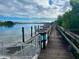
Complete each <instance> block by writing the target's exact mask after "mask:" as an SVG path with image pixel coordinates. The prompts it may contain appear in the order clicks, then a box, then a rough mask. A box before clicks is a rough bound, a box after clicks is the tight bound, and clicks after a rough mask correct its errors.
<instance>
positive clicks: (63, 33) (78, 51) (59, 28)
mask: <svg viewBox="0 0 79 59" xmlns="http://www.w3.org/2000/svg"><path fill="white" fill-rule="evenodd" d="M58 31H59V32H60V33H61V35H62V36H63V37H64V38H65V39H66V41H67V42H68V43H69V44H70V45H71V46H72V47H73V48H74V49H75V51H76V53H78V54H79V48H78V47H77V46H76V45H75V44H74V43H73V42H72V41H71V40H70V39H69V38H68V37H67V36H66V35H68V33H67V32H65V31H64V30H63V29H62V28H61V27H58ZM70 36H71V35H70ZM71 37H72V36H71ZM72 39H74V38H73V37H72Z"/></svg>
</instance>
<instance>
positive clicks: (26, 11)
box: [0, 0, 71, 18]
mask: <svg viewBox="0 0 79 59" xmlns="http://www.w3.org/2000/svg"><path fill="white" fill-rule="evenodd" d="M69 9H71V6H70V3H69V0H0V16H10V17H26V18H32V17H34V18H35V17H37V18H40V17H46V18H57V16H58V15H59V14H63V13H64V12H65V11H67V10H69Z"/></svg>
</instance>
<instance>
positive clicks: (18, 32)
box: [0, 24, 42, 42]
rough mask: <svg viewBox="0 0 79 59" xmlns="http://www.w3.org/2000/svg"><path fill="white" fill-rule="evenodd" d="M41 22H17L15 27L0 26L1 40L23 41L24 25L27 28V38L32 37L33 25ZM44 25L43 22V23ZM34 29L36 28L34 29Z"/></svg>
mask: <svg viewBox="0 0 79 59" xmlns="http://www.w3.org/2000/svg"><path fill="white" fill-rule="evenodd" d="M35 25H36V26H38V25H39V24H16V25H14V27H10V28H8V27H0V42H18V41H22V27H24V30H25V40H27V39H29V38H30V36H31V35H30V31H31V30H30V28H31V26H33V27H34V26H35ZM41 25H42V24H41ZM33 31H34V30H33Z"/></svg>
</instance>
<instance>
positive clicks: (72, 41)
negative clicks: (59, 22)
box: [57, 26, 79, 59]
mask: <svg viewBox="0 0 79 59" xmlns="http://www.w3.org/2000/svg"><path fill="white" fill-rule="evenodd" d="M57 30H58V31H59V32H60V34H61V35H62V37H63V39H65V41H66V43H68V47H69V48H70V51H71V52H72V53H73V55H74V56H75V57H76V59H79V47H78V44H79V43H78V41H77V40H78V39H76V38H74V37H73V36H72V35H71V34H69V33H68V32H67V31H65V30H64V29H62V27H59V26H58V27H57Z"/></svg>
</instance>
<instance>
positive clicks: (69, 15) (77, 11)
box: [57, 1, 79, 31]
mask: <svg viewBox="0 0 79 59" xmlns="http://www.w3.org/2000/svg"><path fill="white" fill-rule="evenodd" d="M71 5H72V7H73V8H72V10H71V11H69V12H66V13H65V14H64V15H63V16H59V17H58V20H57V23H58V25H60V26H63V27H64V28H65V29H69V30H71V31H79V3H78V2H73V1H71Z"/></svg>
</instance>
